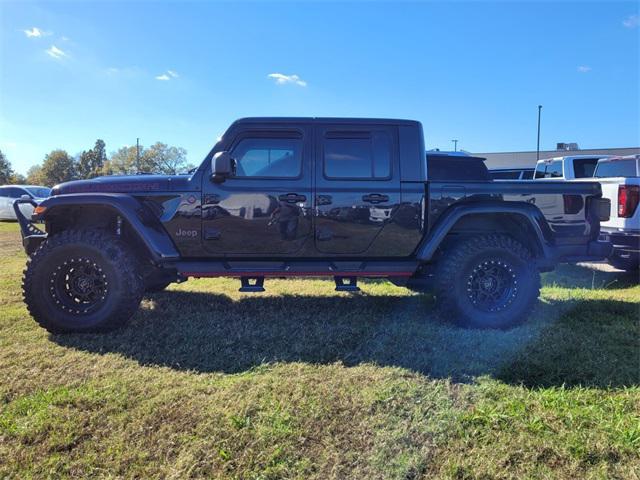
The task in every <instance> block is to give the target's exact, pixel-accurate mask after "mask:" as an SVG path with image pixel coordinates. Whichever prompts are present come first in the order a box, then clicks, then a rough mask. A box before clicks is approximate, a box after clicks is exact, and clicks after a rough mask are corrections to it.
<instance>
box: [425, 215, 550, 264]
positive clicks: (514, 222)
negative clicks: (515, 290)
mask: <svg viewBox="0 0 640 480" xmlns="http://www.w3.org/2000/svg"><path fill="white" fill-rule="evenodd" d="M487 233H503V234H507V235H509V236H511V237H513V238H514V239H515V240H518V241H519V242H520V243H522V244H523V245H525V246H527V247H528V248H529V249H530V250H531V252H532V254H533V255H534V257H535V258H536V259H545V260H552V259H553V254H552V248H551V244H552V238H553V237H552V233H551V230H550V228H549V225H548V223H547V221H546V219H545V218H544V215H543V214H542V212H540V210H539V209H538V208H537V207H535V206H534V205H531V204H526V203H513V204H508V203H505V202H498V203H483V204H459V205H454V206H452V207H450V208H449V209H448V210H447V211H446V212H445V213H444V214H443V215H442V216H441V217H440V218H439V219H438V221H437V222H436V224H435V225H434V226H433V227H432V229H431V230H430V232H429V234H428V235H427V236H426V237H425V238H424V239H423V240H422V242H421V244H420V245H419V247H418V249H417V251H416V257H417V258H418V259H419V260H420V261H425V262H426V261H430V260H431V259H432V258H433V257H434V256H435V255H436V253H437V252H438V250H439V249H440V248H441V247H442V246H443V245H444V244H446V243H449V242H451V241H455V239H456V238H461V237H465V236H469V235H482V234H487Z"/></svg>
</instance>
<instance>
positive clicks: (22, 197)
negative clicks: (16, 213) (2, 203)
mask: <svg viewBox="0 0 640 480" xmlns="http://www.w3.org/2000/svg"><path fill="white" fill-rule="evenodd" d="M20 199H21V200H31V197H30V196H29V195H27V194H26V193H24V194H22V195H20Z"/></svg>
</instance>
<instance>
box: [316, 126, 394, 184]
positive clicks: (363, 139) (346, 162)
mask: <svg viewBox="0 0 640 480" xmlns="http://www.w3.org/2000/svg"><path fill="white" fill-rule="evenodd" d="M323 166H324V175H325V176H326V177H327V178H353V179H384V178H389V176H390V175H391V138H390V136H389V133H388V132H386V131H384V130H378V131H373V132H361V131H358V132H337V131H336V132H327V133H326V134H325V138H324V157H323Z"/></svg>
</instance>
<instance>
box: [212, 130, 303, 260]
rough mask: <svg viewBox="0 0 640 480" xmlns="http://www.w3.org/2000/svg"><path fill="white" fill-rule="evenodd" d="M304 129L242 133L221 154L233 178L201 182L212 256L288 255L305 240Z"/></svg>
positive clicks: (244, 131) (300, 246) (295, 250)
mask: <svg viewBox="0 0 640 480" xmlns="http://www.w3.org/2000/svg"><path fill="white" fill-rule="evenodd" d="M309 131H310V128H308V127H302V128H301V127H299V126H298V127H295V126H291V127H290V128H288V127H286V126H284V125H279V126H278V127H277V128H275V129H247V130H242V131H241V132H238V133H237V135H236V136H235V137H234V138H233V140H232V141H231V142H230V144H229V146H228V147H227V150H228V151H229V153H230V155H231V157H232V158H233V159H234V160H235V165H236V166H235V174H234V175H232V176H231V177H230V178H227V179H226V180H225V181H224V182H223V183H219V184H218V183H213V182H212V181H211V180H210V178H205V179H204V181H203V182H204V183H203V189H202V190H203V196H202V236H203V242H204V245H205V249H206V250H207V251H208V252H209V253H210V254H211V255H212V256H217V255H232V256H233V255H243V254H251V255H254V256H259V255H291V254H294V253H296V252H297V251H298V250H300V249H301V248H302V246H303V244H304V243H305V242H306V241H307V240H308V239H309V238H310V236H311V202H312V191H311V148H310V147H311V143H310V142H311V136H310V134H309Z"/></svg>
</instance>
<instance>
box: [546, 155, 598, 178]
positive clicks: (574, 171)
mask: <svg viewBox="0 0 640 480" xmlns="http://www.w3.org/2000/svg"><path fill="white" fill-rule="evenodd" d="M607 157H610V155H568V156H565V157H553V158H545V159H544V160H538V161H537V162H536V170H535V174H534V176H533V178H534V179H535V180H539V179H544V180H574V179H576V178H592V177H593V172H594V170H595V169H596V165H597V164H598V160H600V159H601V158H607Z"/></svg>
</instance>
